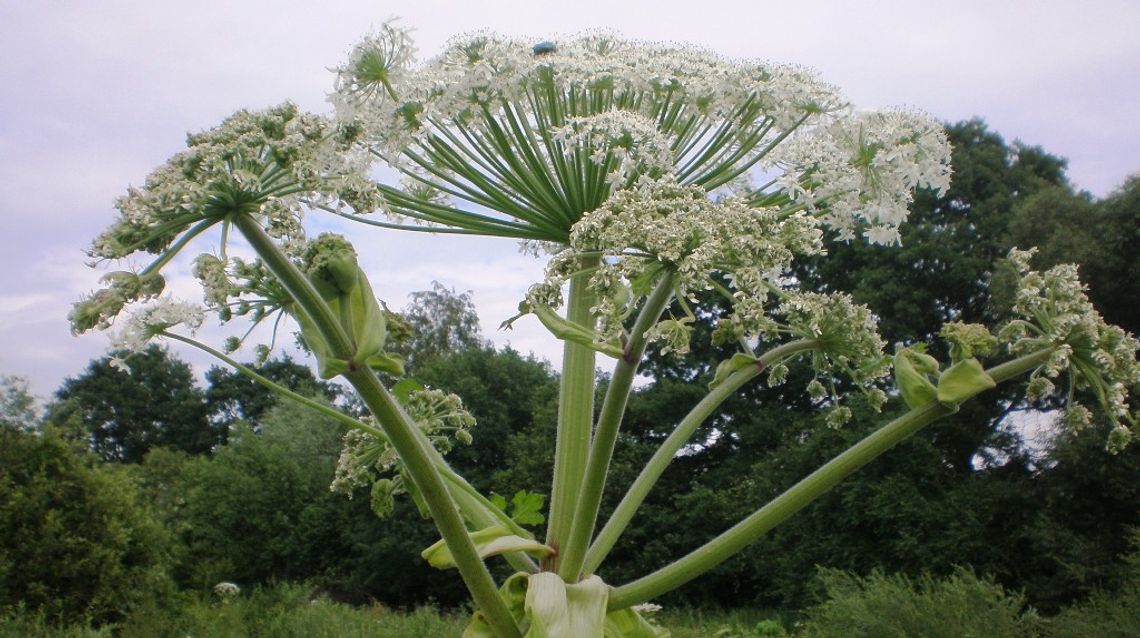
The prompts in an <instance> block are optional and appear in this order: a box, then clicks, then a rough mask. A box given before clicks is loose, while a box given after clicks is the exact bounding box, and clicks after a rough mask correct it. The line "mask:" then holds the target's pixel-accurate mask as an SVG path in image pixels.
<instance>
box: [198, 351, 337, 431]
mask: <svg viewBox="0 0 1140 638" xmlns="http://www.w3.org/2000/svg"><path fill="white" fill-rule="evenodd" d="M245 365H246V366H247V367H249V368H251V369H253V370H254V371H255V372H257V373H258V374H260V375H261V376H263V377H265V378H267V379H269V380H270V381H273V382H274V383H277V384H278V385H281V386H284V387H286V388H289V389H290V390H292V391H294V392H296V393H298V394H302V395H304V396H320V397H323V398H325V399H327V400H329V401H332V400H334V399H336V397H337V395H338V390H337V387H336V386H334V385H331V384H329V383H325V382H323V381H320V380H318V379H317V378H316V377H315V376H314V375H313V372H312V370H311V369H310V368H309V367H308V366H306V365H303V364H300V363H297V362H295V361H293V360H292V359H291V358H290V357H289V356H288V355H285V356H282V357H281V358H277V359H270V360H269V361H266V362H265V363H262V364H261V365H255V364H252V363H247V364H245ZM206 383H207V384H208V387H207V389H206V409H207V411H208V413H209V415H210V419H211V421H212V422H214V423H215V424H218V425H221V426H223V427H228V426H230V425H232V424H234V423H236V422H238V421H242V422H244V423H246V424H248V425H252V426H256V425H257V424H259V423H260V421H261V419H262V417H263V416H264V415H265V413H266V412H267V411H268V410H269V409H270V408H271V407H273V406H274V405H275V404H276V403H277V401H278V400H279V399H280V397H278V396H277V394H276V393H274V392H273V391H272V390H270V389H268V388H266V387H265V386H263V385H261V384H259V383H257V382H256V381H254V380H253V379H250V378H249V377H246V376H245V375H243V374H241V373H240V372H238V371H236V370H230V369H228V368H220V367H216V366H215V367H211V368H210V369H209V370H207V371H206Z"/></svg>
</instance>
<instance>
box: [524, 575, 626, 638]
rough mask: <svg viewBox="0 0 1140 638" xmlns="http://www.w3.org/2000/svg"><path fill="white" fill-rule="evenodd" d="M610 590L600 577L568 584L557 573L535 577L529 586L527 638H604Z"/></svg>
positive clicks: (527, 594)
mask: <svg viewBox="0 0 1140 638" xmlns="http://www.w3.org/2000/svg"><path fill="white" fill-rule="evenodd" d="M608 598H609V587H607V586H606V584H605V583H604V582H602V579H601V578H598V577H597V576H590V577H589V578H587V579H585V580H583V581H580V582H578V583H574V584H572V585H568V584H566V583H565V582H564V581H563V580H562V578H560V577H559V576H558V575H557V574H554V573H551V572H541V573H538V574H532V575H531V577H530V580H529V583H528V584H527V591H526V615H527V619H528V620H529V621H530V628H529V629H528V630H527V632H526V636H525V637H524V638H583V637H585V636H604V635H605V629H604V627H605V618H606V600H607V599H608Z"/></svg>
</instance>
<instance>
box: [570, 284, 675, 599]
mask: <svg viewBox="0 0 1140 638" xmlns="http://www.w3.org/2000/svg"><path fill="white" fill-rule="evenodd" d="M673 281H674V278H673V275H672V274H671V273H670V274H666V275H665V276H663V277H662V278H661V280H660V281H659V282H657V286H656V287H655V288H654V290H653V292H652V293H651V294H650V295H649V297H648V298H646V300H645V303H644V304H643V305H642V307H641V312H640V314H638V316H637V320H636V321H634V325H633V328H632V329H631V330H630V335H629V341H628V342H627V343H626V346H625V353H624V355H623V356H622V358H621V359H618V362H617V364H615V366H614V373H613V376H612V377H610V384H609V388H608V389H607V390H606V398H605V400H604V401H603V402H602V410H601V412H600V413H599V414H598V424H597V427H596V428H595V429H594V439H593V441H592V442H591V444H590V456H589V458H588V460H587V462H586V474H585V476H584V477H583V481H582V489H581V491H580V492H579V493H578V505H577V508H576V509H575V511H574V523H573V525H572V526H571V528H570V536H569V537H568V538H567V539H566V541H565V542H564V543H563V549H562V552H561V555H560V556H559V559H558V575H559V576H561V577H562V578H563V580H565V581H566V582H570V583H574V582H578V578H579V576H581V571H582V561H583V559H584V558H585V555H586V548H587V546H588V545H589V543H590V537H591V536H592V535H593V533H594V526H595V524H596V523H597V520H598V508H599V507H600V506H601V502H602V492H603V491H604V490H605V487H606V474H607V473H608V472H609V468H610V460H611V458H612V457H613V453H614V445H615V444H616V442H617V435H618V431H619V430H620V429H621V422H622V416H623V415H624V414H625V406H626V403H627V402H628V401H629V393H630V390H631V389H632V388H633V379H634V377H635V376H637V367H638V365H639V364H640V363H641V357H642V356H643V355H644V354H645V346H646V341H645V333H646V331H648V330H649V329H650V328H651V327H652V326H653V324H655V323H657V320H658V319H659V318H660V317H661V313H662V312H664V311H665V307H666V306H667V305H668V303H669V300H670V299H671V298H672V296H673Z"/></svg>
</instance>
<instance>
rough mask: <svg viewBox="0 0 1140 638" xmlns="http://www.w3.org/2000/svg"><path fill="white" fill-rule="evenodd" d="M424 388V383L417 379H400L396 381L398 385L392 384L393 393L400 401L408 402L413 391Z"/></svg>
mask: <svg viewBox="0 0 1140 638" xmlns="http://www.w3.org/2000/svg"><path fill="white" fill-rule="evenodd" d="M423 389H424V384H422V383H420V382H419V381H416V380H415V379H400V380H399V381H397V382H396V385H394V386H392V394H394V395H395V396H396V399H397V400H399V401H400V403H407V402H408V399H409V398H411V396H412V393H413V392H416V391H418V390H423Z"/></svg>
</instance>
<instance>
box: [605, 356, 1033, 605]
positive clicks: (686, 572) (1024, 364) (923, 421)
mask: <svg viewBox="0 0 1140 638" xmlns="http://www.w3.org/2000/svg"><path fill="white" fill-rule="evenodd" d="M1052 353H1053V349H1052V348H1047V349H1044V350H1039V351H1037V352H1034V353H1031V354H1027V355H1025V356H1022V357H1018V358H1017V359H1014V360H1012V361H1008V362H1006V363H1003V364H1001V365H999V366H995V367H994V368H991V369H989V370H987V371H986V372H987V374H989V375H990V377H991V378H993V379H994V381H996V382H998V383H1001V382H1002V381H1006V380H1009V379H1011V378H1013V377H1016V376H1019V375H1022V374H1025V373H1028V372H1030V371H1032V370H1034V369H1036V368H1037V367H1038V366H1040V365H1041V364H1043V363H1044V362H1045V361H1047V360H1048V359H1049V356H1050V355H1051V354H1052ZM956 411H957V410H956V409H955V408H954V407H947V406H945V405H943V404H941V403H939V402H937V401H931V402H930V403H928V404H926V405H924V406H922V407H920V408H915V409H913V410H911V411H909V412H907V413H906V414H904V415H902V416H901V417H899V418H897V419H895V420H893V421H891V422H890V423H888V424H887V425H885V426H883V427H882V428H879V429H878V430H876V431H875V432H873V433H872V434H871V435H869V436H867V437H866V438H864V439H863V440H862V441H860V442H859V443H856V444H855V445H854V446H853V447H851V448H849V449H848V450H847V451H845V452H843V453H842V454H840V455H839V456H837V457H835V458H834V459H832V460H831V461H828V462H827V463H826V464H825V465H824V466H823V467H821V468H819V469H818V470H816V471H815V472H812V473H811V474H810V475H809V476H808V477H807V478H804V479H803V480H801V481H800V482H799V483H796V484H795V485H794V486H792V487H791V488H789V489H788V490H787V491H785V492H784V493H783V494H781V495H779V496H777V497H776V498H775V499H773V500H772V501H770V502H769V503H768V504H767V505H765V506H764V507H762V508H760V509H759V510H757V511H756V512H755V513H753V514H752V515H751V516H749V517H748V518H745V519H744V520H742V521H741V522H739V523H737V524H736V525H734V526H733V527H732V528H730V529H729V530H728V531H726V532H724V533H722V534H721V535H720V536H717V537H716V538H714V539H713V540H711V541H709V542H708V543H705V544H704V545H702V546H701V547H699V548H697V549H696V550H694V551H693V552H691V553H689V554H688V555H686V556H685V557H683V558H681V559H680V560H677V561H676V562H674V563H672V564H670V565H668V566H666V567H663V568H661V569H659V570H657V571H656V572H653V573H652V574H649V575H647V576H644V577H642V578H640V579H638V580H635V581H633V582H631V583H628V584H625V585H622V586H621V587H618V588H617V589H615V590H613V592H612V593H611V594H610V598H609V608H610V609H611V610H614V609H624V608H626V607H629V606H631V605H636V604H638V603H642V602H645V601H647V600H650V599H652V598H654V597H656V596H659V595H661V594H663V593H665V592H667V591H670V590H673V589H676V588H677V587H680V586H681V585H683V584H684V583H687V582H689V581H690V580H692V579H694V578H696V577H697V576H700V575H701V574H703V573H705V572H707V571H709V570H710V569H712V568H714V567H716V566H717V565H719V564H720V563H722V562H724V561H725V560H727V559H728V558H730V557H731V556H733V555H734V554H736V553H737V552H739V551H740V550H742V549H743V548H744V547H745V546H747V545H748V544H750V543H752V542H753V541H755V540H756V539H757V538H759V537H760V536H761V535H763V534H764V533H766V532H767V531H768V530H770V529H772V528H773V527H775V526H777V525H779V524H780V523H782V522H783V521H784V520H786V519H787V518H788V517H789V516H791V515H793V514H795V513H796V512H798V511H800V510H801V509H803V508H804V507H806V506H807V505H808V504H809V503H811V502H812V501H814V500H815V499H817V498H819V497H820V496H821V495H822V494H823V493H824V492H826V491H828V490H829V489H831V488H832V487H834V486H835V485H836V484H837V483H839V482H840V481H842V480H843V479H845V478H847V477H848V476H849V475H850V474H852V473H853V472H855V470H858V469H859V468H861V467H863V466H864V465H866V464H867V463H869V462H871V461H872V460H873V459H875V458H876V457H878V456H879V455H880V454H882V453H884V452H886V451H887V450H889V449H891V448H892V447H894V446H895V445H897V444H898V443H900V442H901V441H903V440H905V439H906V438H908V437H909V436H911V435H912V434H914V433H915V432H918V431H919V430H921V429H922V428H924V427H926V426H927V425H929V424H930V423H932V422H934V421H936V420H938V419H940V418H942V417H945V416H948V415H950V414H953V413H954V412H956Z"/></svg>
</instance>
